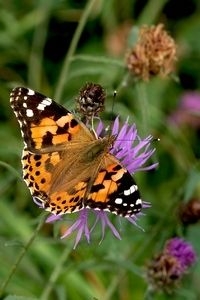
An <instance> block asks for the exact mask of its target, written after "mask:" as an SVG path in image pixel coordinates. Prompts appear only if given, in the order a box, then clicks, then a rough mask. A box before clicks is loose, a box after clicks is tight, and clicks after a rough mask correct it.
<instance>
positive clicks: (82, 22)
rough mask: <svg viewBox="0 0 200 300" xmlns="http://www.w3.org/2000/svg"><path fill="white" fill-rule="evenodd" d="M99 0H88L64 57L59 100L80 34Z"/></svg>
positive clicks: (57, 91) (58, 89)
mask: <svg viewBox="0 0 200 300" xmlns="http://www.w3.org/2000/svg"><path fill="white" fill-rule="evenodd" d="M96 1H97V0H88V3H87V5H86V7H85V9H84V12H83V14H82V16H81V19H80V21H79V24H78V26H77V28H76V31H75V33H74V36H73V38H72V41H71V44H70V46H69V49H68V52H67V54H66V57H65V59H64V64H63V68H62V70H61V74H60V77H59V79H58V84H57V88H56V92H55V99H56V100H57V101H58V102H59V101H60V98H61V96H62V92H63V88H64V86H65V84H66V81H67V76H68V71H69V66H70V62H71V58H72V56H73V55H74V53H75V51H76V47H77V45H78V41H79V39H80V36H81V34H82V32H83V28H84V26H85V24H86V22H87V19H88V17H89V15H90V12H91V10H92V7H93V6H94V4H95V2H96Z"/></svg>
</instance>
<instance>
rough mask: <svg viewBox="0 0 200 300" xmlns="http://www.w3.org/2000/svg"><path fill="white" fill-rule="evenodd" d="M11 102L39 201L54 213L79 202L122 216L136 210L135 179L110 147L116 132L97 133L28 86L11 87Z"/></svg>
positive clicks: (31, 187) (139, 202)
mask: <svg viewBox="0 0 200 300" xmlns="http://www.w3.org/2000/svg"><path fill="white" fill-rule="evenodd" d="M10 102H11V107H12V109H13V110H14V113H15V115H16V117H17V120H18V122H19V124H20V128H21V133H22V137H23V139H24V149H23V153H22V167H23V178H24V181H25V183H26V185H27V186H28V188H29V190H30V193H31V195H32V197H33V200H34V201H35V202H36V203H37V204H38V205H39V206H41V207H42V208H44V209H45V210H47V211H50V212H51V213H53V214H55V215H62V214H66V213H73V212H76V211H79V210H81V209H83V208H89V209H97V210H105V211H109V212H112V213H115V214H117V215H121V216H124V217H129V216H131V215H133V214H137V213H138V212H140V210H141V209H142V200H141V199H140V193H139V191H138V187H137V185H136V183H135V181H134V179H133V178H132V176H131V174H130V173H129V172H128V171H127V169H126V168H125V167H124V166H123V165H122V164H121V163H120V161H119V160H118V159H117V158H116V157H115V156H114V155H112V154H111V153H110V149H111V148H112V146H113V143H114V141H115V139H116V137H115V136H111V135H107V136H105V137H97V136H96V134H95V133H94V131H93V130H90V129H89V128H88V127H87V126H86V125H85V124H84V123H83V122H81V121H80V120H79V119H78V118H77V117H76V116H75V115H74V114H73V113H71V112H70V111H68V110H67V109H66V108H64V107H63V106H61V105H59V104H57V103H56V102H55V101H53V100H52V99H50V98H48V97H46V96H44V95H42V94H40V93H38V92H35V91H33V90H31V89H29V88H25V87H16V88H14V89H13V90H12V92H11V95H10Z"/></svg>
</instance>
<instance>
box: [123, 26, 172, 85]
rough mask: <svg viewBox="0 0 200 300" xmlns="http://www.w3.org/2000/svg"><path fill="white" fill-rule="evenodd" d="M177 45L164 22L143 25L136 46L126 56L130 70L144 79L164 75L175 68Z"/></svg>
mask: <svg viewBox="0 0 200 300" xmlns="http://www.w3.org/2000/svg"><path fill="white" fill-rule="evenodd" d="M176 52H177V47H176V44H175V41H174V40H173V38H172V37H171V36H170V35H169V34H168V33H167V32H166V31H165V30H164V25H163V24H158V25H157V26H150V27H148V26H143V27H141V28H140V31H139V38H138V41H137V43H136V45H135V47H134V48H133V49H131V50H129V51H128V53H127V56H126V61H127V67H128V69H129V71H130V72H131V73H132V74H134V75H135V76H136V77H138V78H140V79H142V80H145V81H147V80H149V78H150V77H151V76H154V75H161V76H163V77H165V76H167V75H168V74H170V73H172V72H173V71H174V69H175V62H176V60H177V56H176Z"/></svg>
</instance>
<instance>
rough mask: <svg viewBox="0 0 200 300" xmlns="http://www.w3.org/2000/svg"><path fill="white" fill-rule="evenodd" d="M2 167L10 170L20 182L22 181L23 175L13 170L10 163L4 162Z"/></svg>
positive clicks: (0, 164) (1, 163)
mask: <svg viewBox="0 0 200 300" xmlns="http://www.w3.org/2000/svg"><path fill="white" fill-rule="evenodd" d="M0 166H2V167H5V168H6V169H8V170H9V171H10V172H11V173H12V174H13V175H14V176H15V177H17V178H19V179H20V180H22V177H21V175H20V174H19V173H18V172H17V171H16V170H15V168H13V167H12V166H11V165H9V164H8V163H6V162H4V161H0Z"/></svg>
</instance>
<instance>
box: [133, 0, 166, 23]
mask: <svg viewBox="0 0 200 300" xmlns="http://www.w3.org/2000/svg"><path fill="white" fill-rule="evenodd" d="M167 2H168V0H160V1H157V0H150V1H147V4H146V6H145V7H144V9H143V10H142V12H141V14H140V16H139V18H138V22H137V24H138V26H140V25H143V24H147V25H149V24H152V23H155V22H156V20H157V18H158V16H159V15H160V12H161V11H162V9H163V6H164V5H165V4H166V3H167Z"/></svg>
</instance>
